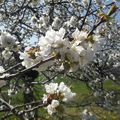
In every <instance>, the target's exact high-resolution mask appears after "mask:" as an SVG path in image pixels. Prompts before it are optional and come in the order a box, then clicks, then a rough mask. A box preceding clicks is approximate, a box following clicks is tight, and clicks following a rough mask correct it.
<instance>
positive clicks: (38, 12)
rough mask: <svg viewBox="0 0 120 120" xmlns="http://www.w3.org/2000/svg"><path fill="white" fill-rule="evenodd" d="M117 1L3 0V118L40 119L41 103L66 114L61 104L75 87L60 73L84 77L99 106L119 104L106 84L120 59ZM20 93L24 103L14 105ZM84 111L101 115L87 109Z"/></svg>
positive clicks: (0, 49)
mask: <svg viewBox="0 0 120 120" xmlns="http://www.w3.org/2000/svg"><path fill="white" fill-rule="evenodd" d="M118 4H119V1H115V0H113V1H112V0H110V1H105V0H101V1H99V0H81V1H80V0H0V25H1V27H2V28H1V29H0V55H1V58H0V80H3V81H5V82H4V84H2V86H1V87H0V89H1V96H0V106H1V107H0V111H2V112H3V114H4V115H3V116H2V117H1V116H0V119H6V118H9V116H12V115H15V116H16V118H20V119H21V120H33V119H34V118H36V119H38V118H39V117H38V116H39V114H38V110H39V109H40V108H41V107H43V108H45V110H46V111H47V112H48V114H49V115H51V116H54V115H56V116H58V117H59V119H60V118H61V119H62V117H63V116H64V113H63V111H64V110H63V109H64V107H62V105H63V104H68V103H71V102H70V101H73V100H74V99H73V98H76V93H75V92H72V87H70V85H67V83H65V81H63V82H62V81H59V80H60V78H62V77H68V78H70V79H72V80H73V79H75V80H80V81H82V82H84V83H85V84H86V86H87V87H88V88H90V90H91V91H92V96H93V97H95V98H96V97H99V101H97V102H96V101H95V102H94V103H95V104H96V105H98V106H102V107H106V108H109V107H108V106H109V105H113V106H114V105H116V104H118V103H119V97H118V96H117V95H118V93H119V92H116V94H114V93H113V92H109V91H105V89H104V85H103V84H104V81H106V80H108V79H112V80H114V81H115V78H114V75H116V73H115V72H113V71H114V70H113V69H116V68H117V67H118V66H119V62H120V60H119V56H120V55H119V50H120V47H119V45H120V44H119V38H120V37H119V29H120V27H119V26H120V24H119V22H118V21H116V16H117V15H118V14H119V5H118ZM33 41H35V42H33ZM113 61H114V62H113ZM57 80H58V81H57ZM116 81H117V80H116ZM117 83H120V82H119V81H117ZM37 87H39V89H37ZM6 90H7V95H5V96H4V95H3V91H6ZM73 91H74V90H73ZM36 92H39V93H42V94H43V95H40V94H38V96H37V93H36ZM21 94H22V97H21V98H20V99H21V102H22V103H18V105H17V106H16V104H13V99H14V98H16V96H20V95H21ZM113 95H116V96H117V97H116V98H117V99H114V98H115V97H114V96H113ZM6 96H7V97H6ZM111 96H112V97H111ZM6 98H8V99H6ZM95 100H96V99H95ZM103 100H104V102H103ZM109 100H111V101H112V102H111V101H109ZM113 101H114V104H111V103H113ZM92 102H93V101H92ZM91 104H92V103H91ZM81 106H82V105H81ZM61 109H62V110H61ZM6 111H7V114H5V112H6ZM61 111H62V112H61ZM62 114H63V115H62ZM81 117H82V119H83V120H88V119H93V118H94V119H95V120H97V116H95V115H93V114H92V113H91V112H88V110H87V109H85V110H84V111H83V112H82V114H81Z"/></svg>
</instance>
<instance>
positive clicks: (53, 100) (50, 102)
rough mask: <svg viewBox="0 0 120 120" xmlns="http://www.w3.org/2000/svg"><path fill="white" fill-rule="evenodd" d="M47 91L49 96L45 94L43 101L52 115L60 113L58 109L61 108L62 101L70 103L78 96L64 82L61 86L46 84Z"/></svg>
mask: <svg viewBox="0 0 120 120" xmlns="http://www.w3.org/2000/svg"><path fill="white" fill-rule="evenodd" d="M45 90H46V93H47V94H44V96H43V99H42V100H43V104H44V105H45V108H46V109H47V111H48V113H49V114H50V115H53V114H54V113H56V112H57V111H59V109H58V107H59V106H60V102H61V101H63V102H69V101H71V100H72V99H73V97H74V96H75V95H76V93H73V92H72V91H71V89H70V88H69V87H68V86H66V85H65V84H64V83H63V82H61V83H60V84H59V85H58V83H50V84H46V85H45Z"/></svg>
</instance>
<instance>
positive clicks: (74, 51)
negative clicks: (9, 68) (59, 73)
mask: <svg viewBox="0 0 120 120" xmlns="http://www.w3.org/2000/svg"><path fill="white" fill-rule="evenodd" d="M65 34H66V30H65V29H64V28H60V29H59V31H55V30H53V29H52V28H50V29H49V30H48V31H47V32H46V35H45V36H42V37H41V38H40V40H39V43H38V45H37V48H34V49H33V50H32V48H30V49H29V50H25V52H24V53H21V56H20V58H21V59H24V61H23V65H24V66H25V67H27V68H28V67H30V66H31V65H33V64H34V63H36V62H37V61H41V60H45V59H47V58H49V57H52V56H54V55H57V56H58V55H59V57H56V60H55V62H56V61H57V62H59V63H60V64H61V65H62V66H63V69H65V70H67V71H69V72H74V71H76V70H77V69H78V68H79V67H81V66H84V65H86V64H87V63H88V62H89V61H92V60H93V58H94V53H95V52H96V51H97V50H98V49H100V42H101V40H100V39H101V38H100V36H99V35H90V36H88V32H87V31H79V30H78V28H76V30H75V31H74V32H73V33H72V37H73V41H69V38H66V37H65ZM28 51H29V52H28ZM30 51H32V52H30ZM50 65H51V62H50V63H49V62H48V63H47V67H48V66H50ZM44 67H45V66H44ZM47 67H45V68H47ZM60 68H61V66H60Z"/></svg>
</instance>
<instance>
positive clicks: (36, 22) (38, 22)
mask: <svg viewBox="0 0 120 120" xmlns="http://www.w3.org/2000/svg"><path fill="white" fill-rule="evenodd" d="M48 21H49V17H48V15H43V16H41V17H40V18H39V19H38V18H37V17H36V16H33V17H32V18H31V22H32V25H33V29H34V30H35V31H36V30H38V29H39V30H40V31H42V32H44V31H46V28H47V26H48Z"/></svg>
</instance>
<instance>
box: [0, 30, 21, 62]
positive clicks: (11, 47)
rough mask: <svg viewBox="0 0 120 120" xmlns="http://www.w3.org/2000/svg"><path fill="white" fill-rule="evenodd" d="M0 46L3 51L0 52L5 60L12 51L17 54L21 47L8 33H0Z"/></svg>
mask: <svg viewBox="0 0 120 120" xmlns="http://www.w3.org/2000/svg"><path fill="white" fill-rule="evenodd" d="M0 45H1V47H2V48H4V50H3V51H2V56H3V57H4V59H6V60H8V59H9V58H10V57H11V55H12V53H13V51H14V52H17V51H18V50H19V49H20V47H21V46H20V45H19V42H18V41H17V39H16V38H15V37H14V36H12V35H11V34H10V33H8V32H2V33H1V35H0Z"/></svg>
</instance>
